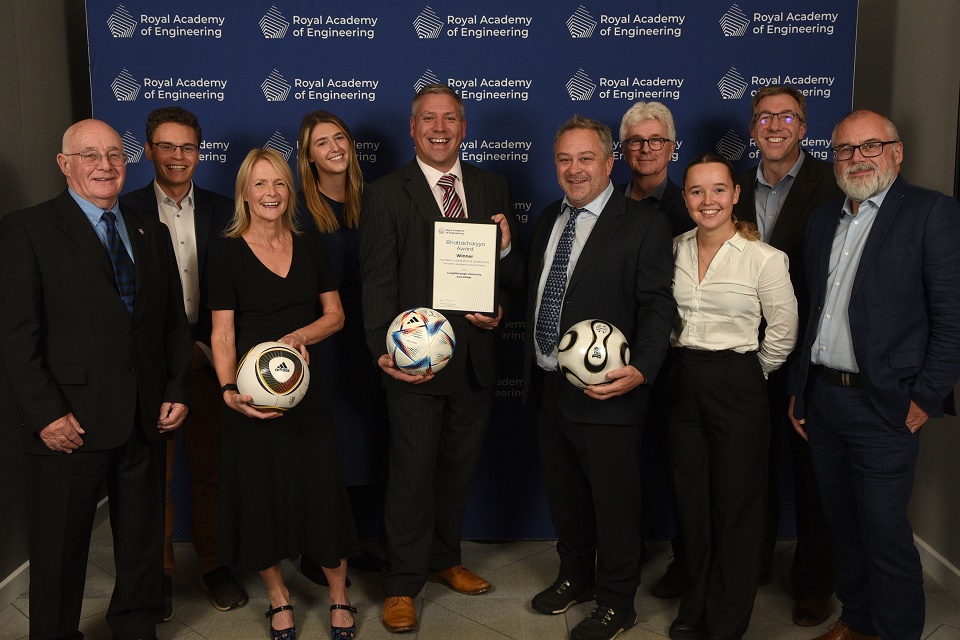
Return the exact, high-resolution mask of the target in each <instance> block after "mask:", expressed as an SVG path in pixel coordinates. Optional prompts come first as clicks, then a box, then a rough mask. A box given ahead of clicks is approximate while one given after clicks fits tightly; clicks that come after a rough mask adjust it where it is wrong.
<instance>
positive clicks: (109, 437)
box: [0, 191, 193, 455]
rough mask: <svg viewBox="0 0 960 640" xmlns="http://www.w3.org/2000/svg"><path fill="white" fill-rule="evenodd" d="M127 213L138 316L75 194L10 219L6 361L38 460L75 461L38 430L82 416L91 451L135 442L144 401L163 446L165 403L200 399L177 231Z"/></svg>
mask: <svg viewBox="0 0 960 640" xmlns="http://www.w3.org/2000/svg"><path fill="white" fill-rule="evenodd" d="M121 213H122V214H123V218H124V221H125V223H126V227H127V230H128V231H129V234H130V242H131V245H132V250H133V257H134V263H135V268H136V302H135V306H134V312H133V317H132V319H131V317H130V314H129V313H128V312H127V309H126V307H125V306H124V304H123V302H122V301H121V299H120V295H119V293H118V291H117V285H116V280H115V279H114V274H113V267H112V265H111V264H110V258H109V256H108V254H107V251H106V250H105V249H104V247H103V244H101V242H100V239H99V238H98V237H97V234H96V232H95V231H94V230H93V227H92V226H91V225H90V222H89V221H88V220H87V218H86V216H85V215H84V214H83V211H81V209H80V207H79V206H77V203H76V202H75V201H74V200H73V198H72V197H71V196H70V194H69V193H67V192H66V191H64V192H63V193H61V194H60V195H59V196H57V197H56V198H55V199H53V200H48V201H47V202H44V203H42V204H39V205H37V206H35V207H31V208H29V209H24V210H22V211H17V212H14V213H11V214H9V215H7V216H5V217H4V218H3V219H2V220H0V272H2V273H4V274H5V277H4V278H3V279H2V281H0V364H2V368H3V372H4V374H5V375H6V378H7V381H8V383H9V385H10V387H11V388H12V389H13V394H14V398H15V400H16V405H17V410H18V412H19V414H20V420H21V422H22V425H23V427H24V430H25V433H26V440H27V451H28V452H29V453H36V454H51V455H64V454H56V453H54V452H53V451H51V450H50V449H48V448H47V447H46V445H44V443H43V441H42V440H41V439H40V437H39V435H38V432H39V431H40V430H41V429H43V428H44V427H45V426H47V425H48V424H50V423H51V422H53V421H54V420H56V419H58V418H60V417H62V416H64V415H66V414H67V413H70V412H73V414H74V416H75V417H76V418H77V421H78V422H79V423H80V425H81V426H82V427H83V429H84V430H85V431H86V434H85V435H84V436H83V439H84V445H83V448H84V449H85V450H89V451H96V450H102V449H109V448H113V447H116V446H118V445H120V444H121V443H123V442H124V441H125V440H126V439H127V438H128V437H129V435H130V425H131V424H133V422H134V416H135V415H136V411H137V405H138V403H139V408H140V422H141V426H142V428H143V431H144V433H145V434H146V436H147V438H149V439H150V440H151V441H157V440H159V439H161V437H160V435H159V434H158V432H157V427H156V423H157V418H158V417H159V415H160V404H161V403H162V402H180V403H184V404H189V403H190V400H191V398H190V394H191V385H190V367H191V363H192V361H193V345H192V341H191V338H190V330H189V327H188V326H187V319H186V315H185V314H184V311H183V296H182V293H181V288H180V279H179V277H178V276H177V265H176V260H175V259H174V256H173V248H172V247H171V245H170V234H169V233H168V232H167V228H166V227H165V226H164V225H163V224H162V223H161V222H160V221H159V220H158V219H157V217H156V215H154V216H148V217H145V216H141V215H139V214H137V213H136V212H135V211H133V210H132V209H129V208H127V207H125V206H122V205H121ZM14 274H15V277H14Z"/></svg>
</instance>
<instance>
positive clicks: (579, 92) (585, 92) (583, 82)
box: [567, 68, 597, 101]
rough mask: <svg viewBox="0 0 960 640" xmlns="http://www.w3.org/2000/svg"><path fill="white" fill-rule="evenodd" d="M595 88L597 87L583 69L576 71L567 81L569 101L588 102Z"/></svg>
mask: <svg viewBox="0 0 960 640" xmlns="http://www.w3.org/2000/svg"><path fill="white" fill-rule="evenodd" d="M596 88H597V85H596V84H595V83H594V82H593V80H591V79H590V76H588V75H587V72H586V71H584V70H583V68H580V69H577V72H576V73H575V74H573V77H572V78H570V79H569V80H567V94H568V95H569V96H570V99H571V100H577V101H580V100H589V99H590V98H592V97H593V92H594V91H595V90H596Z"/></svg>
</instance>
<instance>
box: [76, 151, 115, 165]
mask: <svg viewBox="0 0 960 640" xmlns="http://www.w3.org/2000/svg"><path fill="white" fill-rule="evenodd" d="M63 155H65V156H80V162H82V163H83V164H90V165H97V164H100V162H101V161H102V160H103V159H104V158H106V159H107V162H109V163H110V164H112V165H113V166H115V167H122V166H123V165H125V164H127V160H128V159H129V157H130V156H128V155H127V154H126V153H124V152H122V151H109V152H107V154H106V156H104V154H102V153H100V152H99V151H81V152H80V153H65V154H63Z"/></svg>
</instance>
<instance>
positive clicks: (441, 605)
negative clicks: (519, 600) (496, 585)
mask: <svg viewBox="0 0 960 640" xmlns="http://www.w3.org/2000/svg"><path fill="white" fill-rule="evenodd" d="M510 599H511V600H514V599H515V598H510ZM429 602H430V603H431V604H434V605H436V606H438V607H440V608H441V609H445V610H446V611H449V612H450V613H452V614H454V615H456V616H459V617H461V618H464V619H466V620H469V621H471V622H474V623H476V624H478V625H480V626H481V627H483V628H484V629H487V630H489V631H492V632H493V633H496V634H497V635H500V636H503V637H504V638H509V639H510V640H522V639H521V638H514V637H513V636H508V635H507V634H505V633H504V632H502V631H500V630H499V629H494V628H493V627H491V626H489V625H487V624H485V623H483V622H481V621H480V620H475V619H474V618H472V617H470V616H468V615H466V614H464V613H463V612H462V611H457V610H455V609H451V608H450V607H447V606H444V605H443V604H442V603H440V602H437V601H434V600H430V601H429Z"/></svg>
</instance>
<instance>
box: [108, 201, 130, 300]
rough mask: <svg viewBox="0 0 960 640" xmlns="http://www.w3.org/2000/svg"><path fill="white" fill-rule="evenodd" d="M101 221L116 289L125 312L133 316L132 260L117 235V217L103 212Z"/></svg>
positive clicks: (110, 212) (111, 213)
mask: <svg viewBox="0 0 960 640" xmlns="http://www.w3.org/2000/svg"><path fill="white" fill-rule="evenodd" d="M103 220H104V221H106V223H107V252H109V253H110V262H111V263H112V264H113V275H114V277H115V278H116V279H117V288H118V289H119V290H120V297H121V298H122V299H123V304H124V305H126V307H127V311H128V312H129V313H130V315H133V302H134V300H135V298H136V293H137V281H136V272H135V271H134V268H133V260H131V259H130V254H128V253H127V248H126V247H124V246H123V241H122V240H120V234H119V233H117V216H116V215H115V214H114V213H113V211H109V210H105V211H104V212H103Z"/></svg>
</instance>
